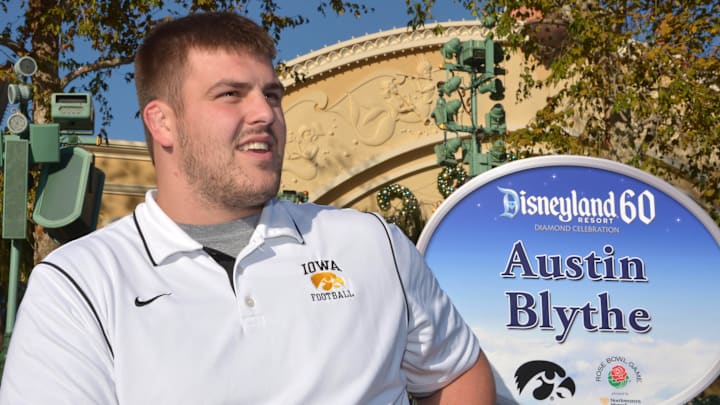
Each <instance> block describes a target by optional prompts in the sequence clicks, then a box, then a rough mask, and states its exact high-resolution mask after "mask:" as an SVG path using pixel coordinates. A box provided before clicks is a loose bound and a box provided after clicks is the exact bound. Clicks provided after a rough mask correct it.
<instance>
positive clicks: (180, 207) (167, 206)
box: [155, 188, 263, 225]
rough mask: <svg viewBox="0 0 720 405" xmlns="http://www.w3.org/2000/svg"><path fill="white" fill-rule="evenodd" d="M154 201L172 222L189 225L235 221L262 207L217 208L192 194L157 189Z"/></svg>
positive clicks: (250, 214)
mask: <svg viewBox="0 0 720 405" xmlns="http://www.w3.org/2000/svg"><path fill="white" fill-rule="evenodd" d="M155 201H156V202H157V204H158V206H159V207H160V208H162V210H163V211H164V212H165V214H166V215H167V216H168V217H170V219H172V220H173V221H175V222H177V223H181V224H189V225H214V224H224V223H228V222H233V221H237V220H239V219H242V218H247V217H250V216H253V215H257V214H259V213H260V212H261V211H262V208H263V207H262V206H256V207H226V206H218V205H217V204H213V203H210V202H207V201H204V200H202V199H200V198H198V196H197V195H193V193H174V194H173V193H169V192H165V193H163V192H162V189H160V188H158V191H157V194H156V195H155Z"/></svg>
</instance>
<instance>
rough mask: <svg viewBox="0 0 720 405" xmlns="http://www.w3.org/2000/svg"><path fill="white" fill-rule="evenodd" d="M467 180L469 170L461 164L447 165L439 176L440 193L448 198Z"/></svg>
mask: <svg viewBox="0 0 720 405" xmlns="http://www.w3.org/2000/svg"><path fill="white" fill-rule="evenodd" d="M465 180H467V172H466V171H465V169H464V168H463V167H462V166H461V165H455V166H445V167H443V169H442V171H441V172H440V174H438V177H437V187H438V191H439V192H440V194H441V195H442V196H443V197H445V198H447V197H448V196H449V195H450V194H452V193H453V192H454V191H455V190H456V189H457V188H458V187H460V186H461V185H463V183H465Z"/></svg>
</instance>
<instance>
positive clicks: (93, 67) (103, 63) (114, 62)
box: [60, 55, 135, 89]
mask: <svg viewBox="0 0 720 405" xmlns="http://www.w3.org/2000/svg"><path fill="white" fill-rule="evenodd" d="M134 57H135V56H134V55H130V56H118V57H115V58H110V59H100V60H97V61H95V62H94V63H88V64H86V65H83V66H80V67H79V68H77V69H75V70H74V71H72V72H70V73H68V74H67V75H65V77H63V78H61V79H60V86H61V88H63V89H64V88H65V86H67V85H68V84H69V83H70V82H72V81H73V80H75V79H77V78H78V77H81V76H84V75H86V74H88V73H90V72H95V71H98V70H103V69H111V68H114V67H118V66H122V65H127V64H129V63H132V62H133V59H134Z"/></svg>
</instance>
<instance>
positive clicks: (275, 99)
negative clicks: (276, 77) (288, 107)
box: [265, 93, 282, 106]
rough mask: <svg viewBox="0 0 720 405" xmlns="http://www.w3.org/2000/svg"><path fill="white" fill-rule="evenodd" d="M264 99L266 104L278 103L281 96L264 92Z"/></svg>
mask: <svg viewBox="0 0 720 405" xmlns="http://www.w3.org/2000/svg"><path fill="white" fill-rule="evenodd" d="M265 100H267V102H268V104H270V105H273V106H275V105H280V102H281V101H282V96H281V95H279V94H276V93H267V94H265Z"/></svg>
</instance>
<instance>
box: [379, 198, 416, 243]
mask: <svg viewBox="0 0 720 405" xmlns="http://www.w3.org/2000/svg"><path fill="white" fill-rule="evenodd" d="M376 198H377V203H378V206H379V207H380V210H381V211H383V217H384V218H385V220H386V221H388V222H389V223H392V224H396V225H397V226H398V227H400V229H402V231H403V232H404V233H405V235H407V237H408V238H410V240H412V241H413V242H417V239H418V237H419V236H420V232H421V231H422V228H423V226H425V221H424V220H423V217H422V212H420V205H419V204H418V200H417V198H416V197H415V194H413V193H412V191H410V190H409V189H408V188H407V187H405V186H402V185H400V184H390V185H389V186H386V187H384V188H382V189H381V190H380V191H378V193H377V196H376ZM394 199H400V200H401V201H402V206H401V207H400V210H399V212H398V211H394V212H390V208H391V206H390V202H391V201H392V200H394Z"/></svg>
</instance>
